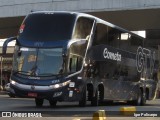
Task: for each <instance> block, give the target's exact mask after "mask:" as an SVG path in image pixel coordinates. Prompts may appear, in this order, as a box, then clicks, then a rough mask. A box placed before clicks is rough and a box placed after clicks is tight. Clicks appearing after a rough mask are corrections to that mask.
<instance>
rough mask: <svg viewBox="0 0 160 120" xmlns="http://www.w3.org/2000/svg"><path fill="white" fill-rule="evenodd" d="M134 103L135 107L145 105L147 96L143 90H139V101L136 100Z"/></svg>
mask: <svg viewBox="0 0 160 120" xmlns="http://www.w3.org/2000/svg"><path fill="white" fill-rule="evenodd" d="M132 103H133V105H136V106H140V105H145V103H146V94H145V93H143V92H142V90H141V89H139V90H138V96H137V99H136V100H134V101H133V102H132Z"/></svg>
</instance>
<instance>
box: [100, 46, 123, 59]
mask: <svg viewBox="0 0 160 120" xmlns="http://www.w3.org/2000/svg"><path fill="white" fill-rule="evenodd" d="M103 56H104V58H105V59H110V60H115V61H121V54H119V53H118V52H117V53H113V52H109V51H108V49H107V48H105V49H104V51H103Z"/></svg>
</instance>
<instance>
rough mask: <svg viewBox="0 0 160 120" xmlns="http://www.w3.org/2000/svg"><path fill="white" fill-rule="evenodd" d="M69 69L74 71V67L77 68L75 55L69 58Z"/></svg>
mask: <svg viewBox="0 0 160 120" xmlns="http://www.w3.org/2000/svg"><path fill="white" fill-rule="evenodd" d="M69 69H70V72H71V73H73V72H76V69H77V58H76V57H72V58H70V65H69Z"/></svg>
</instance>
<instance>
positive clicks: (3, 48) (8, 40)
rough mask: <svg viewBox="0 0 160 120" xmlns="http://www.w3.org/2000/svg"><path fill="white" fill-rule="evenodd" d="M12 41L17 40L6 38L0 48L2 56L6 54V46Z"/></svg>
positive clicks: (15, 38)
mask: <svg viewBox="0 0 160 120" xmlns="http://www.w3.org/2000/svg"><path fill="white" fill-rule="evenodd" d="M13 40H17V37H10V38H7V40H6V41H5V42H4V43H3V47H2V55H5V54H6V51H7V45H8V43H9V42H11V41H13Z"/></svg>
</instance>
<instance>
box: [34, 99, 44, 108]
mask: <svg viewBox="0 0 160 120" xmlns="http://www.w3.org/2000/svg"><path fill="white" fill-rule="evenodd" d="M43 101H44V99H40V98H35V103H36V107H42V105H43Z"/></svg>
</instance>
